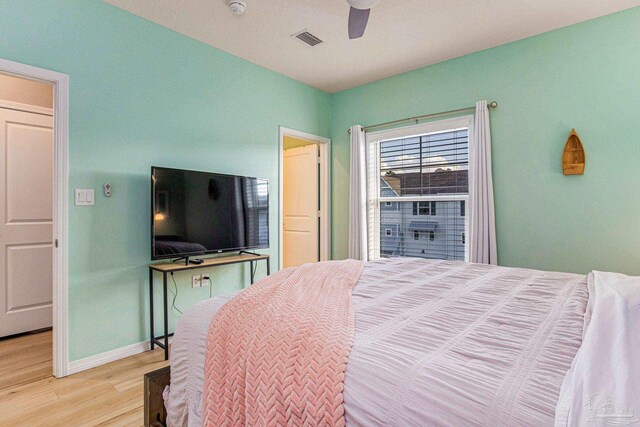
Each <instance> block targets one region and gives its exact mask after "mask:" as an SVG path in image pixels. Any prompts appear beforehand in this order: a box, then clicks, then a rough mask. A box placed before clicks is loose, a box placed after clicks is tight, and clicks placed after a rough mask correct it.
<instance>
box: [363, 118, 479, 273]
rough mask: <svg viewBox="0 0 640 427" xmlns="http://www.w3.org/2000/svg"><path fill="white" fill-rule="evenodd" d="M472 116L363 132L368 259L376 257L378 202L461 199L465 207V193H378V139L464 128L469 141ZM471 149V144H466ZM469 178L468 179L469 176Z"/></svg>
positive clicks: (466, 255)
mask: <svg viewBox="0 0 640 427" xmlns="http://www.w3.org/2000/svg"><path fill="white" fill-rule="evenodd" d="M473 124H474V116H473V115H466V116H460V117H454V118H450V119H444V120H437V121H432V122H427V123H421V124H416V125H411V126H403V127H398V128H393V129H387V130H381V131H377V132H370V133H369V132H367V134H366V140H367V141H366V156H367V171H366V179H367V231H368V242H369V248H368V252H369V254H368V255H369V257H368V259H369V260H376V259H379V258H380V231H381V224H380V205H381V204H382V203H385V202H398V203H397V206H398V208H400V202H450V201H457V202H461V201H464V202H465V208H466V207H467V206H469V195H468V194H453V195H425V196H404V197H403V196H394V197H382V196H380V143H381V142H383V141H388V140H392V139H401V138H411V137H417V136H421V135H425V134H430V133H438V132H446V131H455V130H460V129H468V139H469V144H471V141H472V140H473ZM469 153H471V147H469ZM470 163H471V159H469V176H470V177H471V164H470ZM469 181H471V179H470V178H469ZM467 211H468V209H465V215H464V216H463V218H464V233H465V236H468V235H469V222H470V215H469V214H468V212H467ZM469 246H470V244H469V241H468V239H467V241H466V243H465V248H464V260H465V261H469Z"/></svg>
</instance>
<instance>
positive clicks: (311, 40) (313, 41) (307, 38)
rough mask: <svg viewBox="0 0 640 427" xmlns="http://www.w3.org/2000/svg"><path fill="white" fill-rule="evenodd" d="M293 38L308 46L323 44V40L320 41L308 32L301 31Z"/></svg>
mask: <svg viewBox="0 0 640 427" xmlns="http://www.w3.org/2000/svg"><path fill="white" fill-rule="evenodd" d="M292 37H295V38H297V39H298V40H300V41H302V42H304V43H306V44H308V45H309V46H315V45H317V44H320V43H322V40H320V39H319V38H317V37H316V36H314V35H313V34H311V33H310V32H309V31H307V30H303V31H300V32H299V33H296V34H294V35H293V36H292Z"/></svg>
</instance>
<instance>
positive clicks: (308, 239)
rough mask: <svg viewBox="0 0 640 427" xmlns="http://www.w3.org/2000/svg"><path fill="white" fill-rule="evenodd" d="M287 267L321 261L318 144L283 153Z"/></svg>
mask: <svg viewBox="0 0 640 427" xmlns="http://www.w3.org/2000/svg"><path fill="white" fill-rule="evenodd" d="M283 173H284V176H283V186H284V188H283V190H284V191H283V193H284V194H283V197H284V199H283V205H284V212H283V219H284V224H283V237H284V242H283V245H284V246H283V260H282V265H283V267H284V268H287V267H293V266H298V265H302V264H305V263H307V262H317V261H319V254H320V250H319V248H318V245H319V221H318V146H317V145H315V144H312V145H307V146H304V147H299V148H291V149H289V150H285V152H284V171H283Z"/></svg>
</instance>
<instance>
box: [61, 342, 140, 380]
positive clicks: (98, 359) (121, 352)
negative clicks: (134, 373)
mask: <svg viewBox="0 0 640 427" xmlns="http://www.w3.org/2000/svg"><path fill="white" fill-rule="evenodd" d="M147 350H149V341H143V342H139V343H135V344H131V345H128V346H126V347H121V348H116V349H115V350H110V351H105V352H104V353H100V354H96V355H95V356H89V357H86V358H84V359H80V360H74V361H73V362H69V368H68V369H67V374H68V375H71V374H75V373H78V372H80V371H85V370H87V369H91V368H95V367H96V366H100V365H104V364H105V363H109V362H114V361H116V360H120V359H123V358H125V357H129V356H134V355H136V354H140V353H143V352H145V351H147Z"/></svg>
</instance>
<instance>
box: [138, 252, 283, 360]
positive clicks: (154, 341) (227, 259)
mask: <svg viewBox="0 0 640 427" xmlns="http://www.w3.org/2000/svg"><path fill="white" fill-rule="evenodd" d="M262 260H264V261H265V262H266V263H267V276H268V275H269V274H271V271H270V270H271V261H270V257H269V255H262V254H257V255H252V254H242V255H233V256H224V257H218V258H206V259H204V262H203V263H202V264H188V265H185V264H178V263H175V262H169V263H162V264H150V265H149V318H150V319H149V321H150V322H149V324H150V329H151V331H150V332H151V335H150V336H151V342H150V346H151V350H153V349H154V348H155V346H156V345H157V346H158V347H160V348H162V349H164V360H168V359H169V337H170V336H172V335H173V333H171V334H170V333H169V317H168V314H169V313H168V312H169V301H168V298H167V275H169V274H173V273H175V272H177V271H186V270H195V269H197V268H210V267H217V266H219V265H229V264H238V263H244V262H248V263H249V269H250V270H251V284H253V280H254V278H255V277H254V274H255V273H254V269H253V265H254V264H253V263H254V262H257V261H262ZM154 272H159V273H162V298H163V303H164V311H163V314H164V318H163V320H164V334H163V335H160V336H156V334H155V330H154V323H153V322H154V320H153V319H154V318H153V311H154V308H153V276H154V274H153V273H154ZM209 286H213V284H212V283H210V284H209ZM161 339H162V341H160V340H161Z"/></svg>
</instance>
